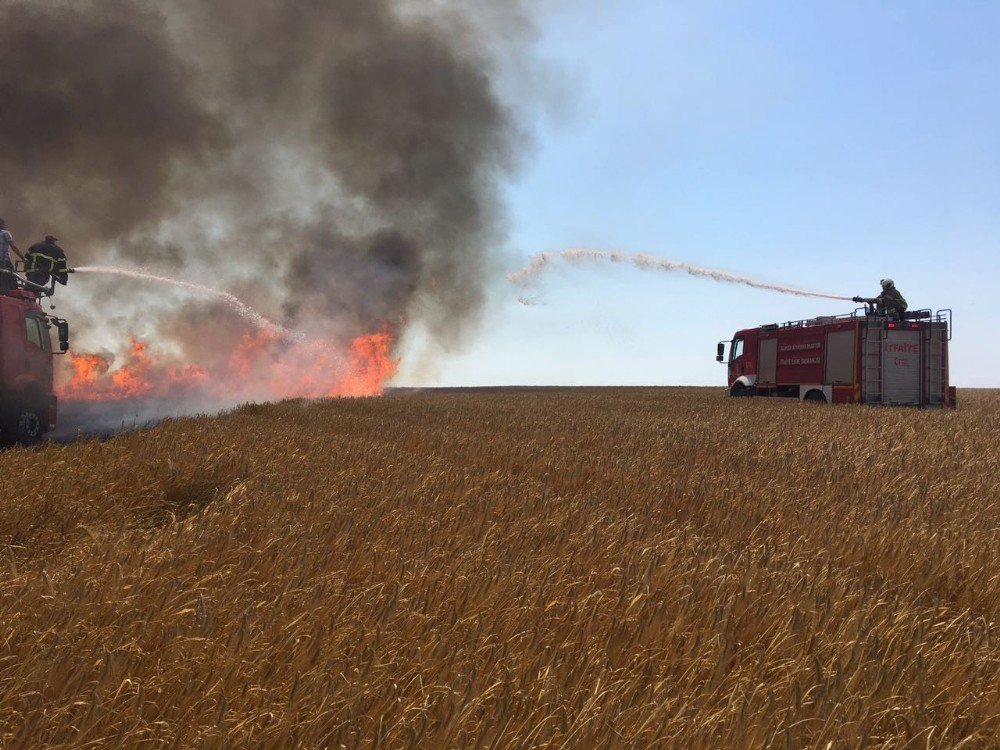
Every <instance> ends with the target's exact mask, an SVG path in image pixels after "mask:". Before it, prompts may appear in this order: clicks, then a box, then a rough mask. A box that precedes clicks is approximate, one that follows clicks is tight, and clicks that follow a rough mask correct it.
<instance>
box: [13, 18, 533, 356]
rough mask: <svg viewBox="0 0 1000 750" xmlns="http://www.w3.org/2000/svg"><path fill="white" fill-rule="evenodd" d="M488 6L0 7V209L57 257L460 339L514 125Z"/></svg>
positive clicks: (478, 285)
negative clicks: (130, 267) (48, 238)
mask: <svg viewBox="0 0 1000 750" xmlns="http://www.w3.org/2000/svg"><path fill="white" fill-rule="evenodd" d="M495 5H496V4H495V3H490V4H482V5H480V4H479V3H455V4H447V3H441V2H440V0H423V1H417V2H414V1H413V0H405V1H404V0H173V1H172V2H170V3H163V2H155V1H154V0H100V1H98V0H93V1H92V2H91V1H87V0H75V1H73V2H69V0H66V1H65V2H54V1H53V0H4V2H3V3H2V4H0V76H2V77H0V139H2V143H3V149H2V150H0V175H2V181H0V215H3V216H4V217H5V218H6V219H7V222H8V224H9V225H10V228H11V229H12V230H13V231H14V233H15V237H16V239H17V240H19V241H20V242H21V244H27V240H31V239H33V236H35V235H38V234H39V233H41V232H43V231H46V230H51V231H54V232H56V233H57V234H59V236H60V238H61V239H62V240H63V244H64V246H66V247H67V248H68V250H69V251H70V253H71V256H72V258H71V260H72V261H74V262H79V263H83V262H87V263H101V262H105V261H117V262H124V263H136V264H142V265H148V266H150V267H152V268H153V269H154V270H156V269H158V270H160V271H174V272H183V273H184V274H185V275H186V276H187V277H188V278H194V279H197V280H199V281H203V282H206V283H211V284H214V285H216V286H222V287H226V288H230V289H236V288H239V289H241V290H248V289H249V290H252V291H253V294H254V301H255V302H256V304H258V305H260V306H261V307H263V308H264V311H265V312H266V313H268V314H269V315H276V316H279V317H282V318H283V322H285V323H286V324H288V325H290V326H297V325H307V326H308V325H312V326H316V327H326V328H329V327H331V322H332V323H335V327H336V330H337V332H338V335H344V336H353V335H358V334H362V333H369V332H371V331H372V330H374V329H376V328H377V327H378V326H380V325H383V324H388V325H390V326H392V327H396V328H399V327H401V326H403V325H405V324H406V323H408V322H411V321H413V320H414V319H417V318H419V319H420V320H421V321H422V322H424V323H425V324H426V325H427V326H428V329H429V330H430V331H431V333H432V334H433V335H434V336H435V337H436V338H437V339H438V340H440V341H443V342H448V341H451V340H454V339H455V338H456V337H458V336H460V335H461V334H462V333H463V332H464V331H466V330H467V329H468V327H469V326H470V325H472V324H473V323H474V322H475V321H476V319H477V314H478V312H479V310H480V309H481V305H482V298H483V285H484V281H485V278H486V276H487V273H486V271H487V270H488V267H489V266H490V265H491V263H492V255H491V253H490V248H492V247H495V246H496V245H497V243H498V240H499V239H501V238H502V234H503V229H504V226H503V216H502V211H501V206H500V201H499V197H498V183H499V180H500V179H502V178H503V177H504V176H505V175H507V174H508V173H509V172H510V171H511V169H512V168H513V166H514V161H515V156H516V153H517V151H518V146H519V143H520V140H521V134H520V131H519V130H518V128H517V126H516V123H515V122H514V119H513V117H512V113H511V111H510V109H509V107H508V106H507V105H506V104H505V103H504V102H503V101H502V99H501V97H500V95H499V94H498V90H497V85H496V76H497V68H498V65H497V62H498V61H497V59H496V57H497V56H498V52H499V51H501V50H503V51H508V52H517V51H518V50H521V49H522V48H523V45H522V42H523V35H524V34H525V32H526V31H528V30H529V27H528V25H527V24H526V23H525V22H524V17H523V14H521V13H520V12H519V11H518V9H517V7H516V3H506V4H505V7H506V10H504V11H497V10H496V8H495V7H493V6H495ZM487 7H489V8H490V11H489V12H488V13H487V12H479V11H480V10H482V9H485V8H487ZM484 18H490V19H491V21H490V23H491V24H492V26H490V27H488V28H487V27H484V26H483V25H482V24H483V23H484V21H483V20H482V19H484ZM500 29H502V31H503V33H504V34H508V35H509V34H511V33H512V30H516V31H517V33H518V34H520V35H522V38H510V39H508V40H507V41H505V42H504V43H502V44H498V43H497V41H496V39H490V36H491V35H493V34H494V33H498V32H499V30H500ZM487 42H488V43H487ZM485 50H490V51H489V52H486V51H485ZM74 282H75V283H76V284H77V285H80V284H82V282H81V281H80V280H79V279H74ZM88 283H91V282H89V281H88ZM122 289H123V288H122V287H118V286H116V287H113V288H112V289H111V291H113V292H114V293H119V292H121V291H122ZM129 289H131V287H129ZM146 291H147V292H149V291H153V292H154V293H157V292H156V290H148V289H147V290H146ZM160 301H161V302H162V300H160ZM179 305H180V300H178V301H177V302H176V304H166V305H162V304H161V305H160V306H159V308H158V312H157V314H158V315H159V316H160V320H161V321H163V324H162V328H161V334H162V333H167V332H169V330H171V327H172V325H173V323H176V322H179V321H180V320H183V321H184V322H185V323H187V322H188V321H190V319H191V317H192V303H190V302H187V303H185V309H184V310H183V312H181V313H175V312H172V311H176V310H177V307H178V306H179ZM196 309H197V308H196ZM206 312H207V309H206ZM151 314H152V313H147V315H151ZM213 314H214V312H213ZM178 315H179V317H178ZM195 317H197V316H195ZM168 324H169V325H168ZM181 338H183V337H181ZM179 343H183V342H179Z"/></svg>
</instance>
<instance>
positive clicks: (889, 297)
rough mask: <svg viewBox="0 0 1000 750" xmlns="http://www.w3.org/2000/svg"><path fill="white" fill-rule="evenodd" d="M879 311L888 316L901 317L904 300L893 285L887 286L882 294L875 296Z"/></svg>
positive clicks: (903, 311) (903, 309) (903, 310)
mask: <svg viewBox="0 0 1000 750" xmlns="http://www.w3.org/2000/svg"><path fill="white" fill-rule="evenodd" d="M875 305H876V306H877V307H878V311H879V313H881V314H882V315H887V316H888V317H890V318H901V317H903V313H905V312H906V307H907V305H906V300H905V299H903V295H902V294H900V293H899V290H898V289H897V288H896V287H895V286H891V285H890V286H887V287H886V288H885V289H883V290H882V294H880V295H879V296H878V297H876V298H875Z"/></svg>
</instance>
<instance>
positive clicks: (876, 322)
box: [861, 318, 885, 404]
mask: <svg viewBox="0 0 1000 750" xmlns="http://www.w3.org/2000/svg"><path fill="white" fill-rule="evenodd" d="M884 335H885V319H884V318H868V320H866V321H865V325H864V327H863V328H862V339H861V401H862V403H865V404H881V403H882V341H883V338H884Z"/></svg>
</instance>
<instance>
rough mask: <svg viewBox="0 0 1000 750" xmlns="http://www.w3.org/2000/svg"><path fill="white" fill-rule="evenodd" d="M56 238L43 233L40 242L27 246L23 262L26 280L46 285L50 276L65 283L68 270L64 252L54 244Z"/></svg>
mask: <svg viewBox="0 0 1000 750" xmlns="http://www.w3.org/2000/svg"><path fill="white" fill-rule="evenodd" d="M57 241H58V239H57V238H56V237H55V236H54V235H51V234H47V235H45V239H44V240H43V241H42V242H36V243H35V244H34V245H32V246H31V247H29V248H28V252H27V253H26V254H25V256H24V262H25V266H26V270H27V273H26V274H25V276H27V277H28V281H30V282H31V283H32V284H37V285H38V286H46V285H47V284H48V283H49V277H52V278H53V279H55V280H56V281H58V282H59V283H60V284H62V285H63V286H65V285H66V279H67V278H68V271H67V266H66V253H64V252H63V249H62V248H61V247H59V245H57V244H56V242H57Z"/></svg>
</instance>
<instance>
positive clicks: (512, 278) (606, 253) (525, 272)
mask: <svg viewBox="0 0 1000 750" xmlns="http://www.w3.org/2000/svg"><path fill="white" fill-rule="evenodd" d="M557 261H563V262H566V263H572V264H580V263H595V262H605V263H627V264H629V265H632V266H635V267H636V268H639V269H642V270H644V271H662V272H666V273H687V274H690V275H691V276H698V277H701V278H703V279H711V280H712V281H719V282H723V283H726V284H743V285H744V286H750V287H753V288H754V289H766V290H768V291H771V292H780V293H781V294H794V295H797V296H799V297H822V298H824V299H839V300H850V299H851V298H850V297H843V296H841V295H839V294H831V293H829V292H816V291H811V290H809V289H799V288H798V287H793V286H785V285H783V284H774V283H771V282H768V281H758V280H757V279H753V278H750V277H749V276H743V275H741V274H738V273H732V272H731V271H724V270H721V269H718V268H706V267H705V266H696V265H694V264H692V263H685V262H684V261H680V260H671V259H670V258H662V257H658V256H655V255H647V254H645V253H626V252H622V251H621V250H591V249H589V248H570V249H567V250H561V251H559V252H543V253H537V254H535V255H533V256H532V257H531V260H530V261H529V262H528V265H526V266H525V267H524V268H519V269H518V270H516V271H513V272H511V273H509V274H508V275H507V280H508V281H509V282H511V283H512V284H516V285H518V286H521V287H527V286H530V285H531V284H533V283H535V282H536V281H538V279H539V278H541V276H542V275H543V274H544V273H545V272H546V271H548V270H549V269H550V268H552V264H553V263H554V262H557ZM518 301H519V302H520V303H521V304H527V305H535V304H538V300H537V298H535V297H524V296H522V297H518Z"/></svg>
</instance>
